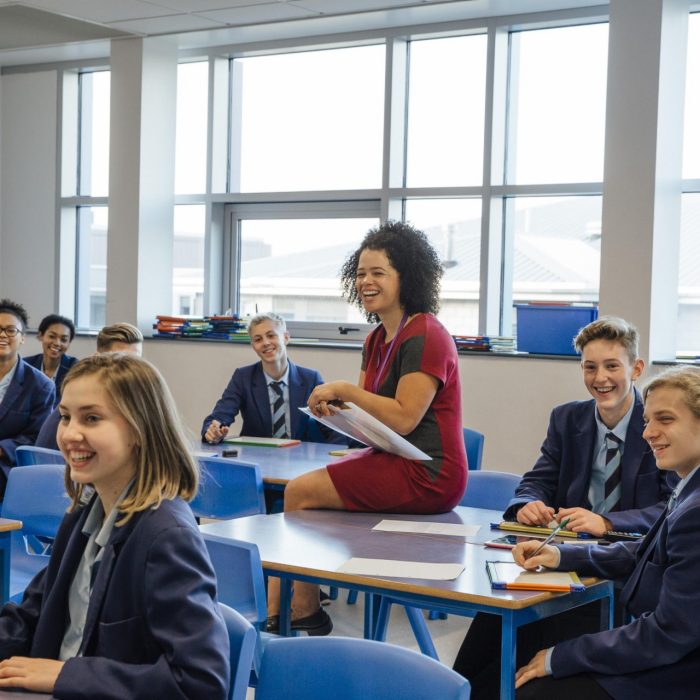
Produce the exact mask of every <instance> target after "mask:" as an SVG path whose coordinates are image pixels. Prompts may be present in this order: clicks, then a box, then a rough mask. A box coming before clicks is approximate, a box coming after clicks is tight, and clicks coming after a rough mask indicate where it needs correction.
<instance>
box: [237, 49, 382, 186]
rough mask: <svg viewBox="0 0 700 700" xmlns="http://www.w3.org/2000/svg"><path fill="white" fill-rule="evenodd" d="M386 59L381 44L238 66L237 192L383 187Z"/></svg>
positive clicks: (263, 58) (257, 59) (249, 60)
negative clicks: (383, 120) (383, 119)
mask: <svg viewBox="0 0 700 700" xmlns="http://www.w3.org/2000/svg"><path fill="white" fill-rule="evenodd" d="M384 53H385V51H384V46H383V45H376V46H360V47H352V48H343V49H333V50H325V51H307V52H301V53H288V54H280V55H273V56H257V57H252V58H241V59H236V60H234V62H233V63H234V66H233V83H234V94H233V97H232V99H233V106H232V113H233V114H234V115H237V114H240V123H238V119H237V118H236V117H234V120H233V121H234V123H233V129H234V133H233V137H232V143H233V144H234V148H233V152H232V154H231V163H232V168H231V170H232V174H231V189H232V191H234V192H236V191H240V192H283V191H301V190H334V189H336V190H347V189H358V188H376V187H379V186H380V185H381V176H382V160H381V158H382V135H383V130H382V118H383V113H384ZM235 144H238V146H236V145H235Z"/></svg>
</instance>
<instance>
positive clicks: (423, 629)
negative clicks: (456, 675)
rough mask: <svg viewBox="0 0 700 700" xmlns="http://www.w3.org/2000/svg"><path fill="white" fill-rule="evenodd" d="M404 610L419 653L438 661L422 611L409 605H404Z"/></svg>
mask: <svg viewBox="0 0 700 700" xmlns="http://www.w3.org/2000/svg"><path fill="white" fill-rule="evenodd" d="M404 609H405V610H406V615H407V616H408V621H409V622H410V623H411V628H412V629H413V634H414V635H415V637H416V641H417V642H418V646H419V647H420V650H421V652H422V653H423V654H425V655H426V656H431V657H432V658H433V659H435V660H436V661H440V659H439V658H438V654H437V650H436V649H435V645H434V644H433V638H432V637H431V636H430V632H429V631H428V625H427V623H426V621H425V618H424V617H423V611H422V610H419V609H418V608H413V607H411V606H410V605H405V606H404Z"/></svg>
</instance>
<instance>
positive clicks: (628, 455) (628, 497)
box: [620, 389, 647, 510]
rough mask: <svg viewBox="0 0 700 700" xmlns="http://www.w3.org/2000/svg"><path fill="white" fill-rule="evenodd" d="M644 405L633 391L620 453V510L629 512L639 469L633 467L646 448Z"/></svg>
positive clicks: (638, 461) (640, 460)
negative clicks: (643, 436)
mask: <svg viewBox="0 0 700 700" xmlns="http://www.w3.org/2000/svg"><path fill="white" fill-rule="evenodd" d="M643 411H644V405H643V404H642V400H641V398H640V396H639V394H638V393H637V390H636V389H635V390H634V408H633V409H632V415H631V416H630V422H629V425H628V426H627V435H626V436H625V446H624V448H623V452H622V462H621V464H620V468H621V469H622V499H621V501H620V510H629V509H630V508H633V507H634V492H635V486H636V483H637V476H638V475H639V469H635V468H634V465H640V464H641V462H642V456H643V452H644V450H645V449H647V448H646V442H645V441H644V440H643V439H642V431H641V430H640V427H641V425H642V420H641V418H642V412H643Z"/></svg>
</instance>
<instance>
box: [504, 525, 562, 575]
mask: <svg viewBox="0 0 700 700" xmlns="http://www.w3.org/2000/svg"><path fill="white" fill-rule="evenodd" d="M568 522H569V519H568V518H565V519H564V520H562V521H561V522H560V523H559V525H558V526H557V527H555V528H554V530H552V532H551V534H550V535H549V536H548V537H547V539H546V540H544V542H540V541H539V540H529V541H527V542H523V543H522V544H519V545H518V546H517V547H515V548H514V549H513V559H515V562H516V564H518V565H520V566H522V567H523V568H524V569H529V570H533V569H537V568H538V567H540V566H544V567H546V568H548V569H553V568H555V567H556V566H557V565H558V564H559V551H558V550H557V548H556V547H551V546H548V545H549V543H550V542H551V541H552V540H553V539H554V538H555V537H556V536H557V535H558V534H559V532H560V531H561V530H563V529H564V528H565V527H566V525H567V523H568Z"/></svg>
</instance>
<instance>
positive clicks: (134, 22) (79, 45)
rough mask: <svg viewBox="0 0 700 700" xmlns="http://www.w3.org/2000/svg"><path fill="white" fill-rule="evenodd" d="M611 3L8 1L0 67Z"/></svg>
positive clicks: (1, 20) (0, 5) (1, 22)
mask: <svg viewBox="0 0 700 700" xmlns="http://www.w3.org/2000/svg"><path fill="white" fill-rule="evenodd" d="M605 4H607V2H606V0H26V1H25V0H0V65H12V64H14V65H16V64H21V63H36V62H43V61H49V60H67V59H71V58H74V59H75V58H83V57H93V55H108V51H109V49H108V46H109V43H108V39H109V38H112V37H119V36H125V35H126V36H129V35H136V36H160V35H174V36H175V37H176V39H177V41H178V45H179V46H180V47H181V48H201V47H206V46H216V45H226V44H233V43H242V42H245V41H256V40H261V39H270V38H276V37H290V36H303V35H313V34H321V33H334V32H339V31H353V30H361V29H371V28H380V27H386V26H401V25H404V24H406V25H411V24H417V23H429V22H446V21H451V20H455V19H469V18H473V17H483V16H496V15H504V14H514V13H521V12H533V11H546V10H551V9H557V8H569V7H582V6H592V5H605ZM105 51H106V52H107V53H105Z"/></svg>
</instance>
